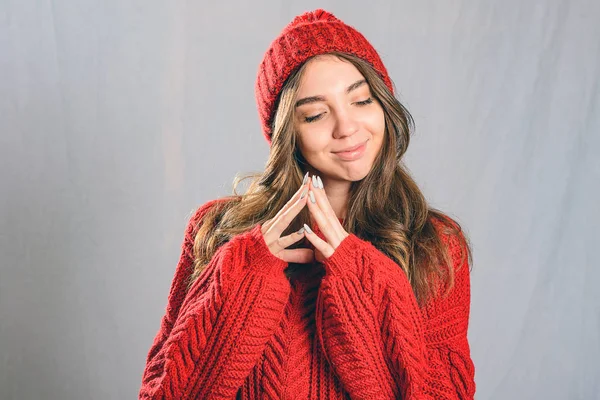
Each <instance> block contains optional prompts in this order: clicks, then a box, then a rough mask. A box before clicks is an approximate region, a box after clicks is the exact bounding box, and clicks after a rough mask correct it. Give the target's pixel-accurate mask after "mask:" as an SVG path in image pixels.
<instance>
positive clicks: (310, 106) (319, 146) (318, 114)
mask: <svg viewBox="0 0 600 400" xmlns="http://www.w3.org/2000/svg"><path fill="white" fill-rule="evenodd" d="M294 126H295V129H296V132H297V133H298V142H299V147H300V152H301V153H302V155H303V156H304V158H305V159H306V161H307V162H308V163H309V164H310V165H311V166H312V167H313V168H314V169H316V170H317V171H318V173H320V174H321V177H322V178H323V179H324V180H337V181H358V180H361V179H363V178H364V177H365V176H366V175H367V174H368V173H369V171H370V170H371V167H372V166H373V162H374V161H375V158H376V157H377V154H378V153H379V150H380V149H381V144H382V142H383V136H384V131H385V118H384V114H383V109H382V108H381V105H380V104H379V102H378V101H376V100H375V98H374V97H373V96H372V95H371V91H370V88H369V85H368V84H367V82H366V81H365V79H364V77H363V75H362V74H361V73H360V72H359V71H358V69H356V67H355V66H354V65H353V64H351V63H349V62H346V61H342V60H340V59H339V58H337V57H335V56H331V55H327V56H320V57H316V58H314V59H312V60H310V61H309V63H308V64H307V65H306V68H305V69H304V74H303V76H302V78H301V80H300V86H299V90H298V95H297V101H296V106H295V112H294Z"/></svg>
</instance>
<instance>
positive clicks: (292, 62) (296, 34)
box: [255, 9, 394, 145]
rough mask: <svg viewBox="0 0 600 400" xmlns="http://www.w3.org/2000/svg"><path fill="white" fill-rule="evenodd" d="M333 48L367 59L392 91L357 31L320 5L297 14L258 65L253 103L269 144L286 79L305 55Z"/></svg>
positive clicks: (384, 72) (378, 61)
mask: <svg viewBox="0 0 600 400" xmlns="http://www.w3.org/2000/svg"><path fill="white" fill-rule="evenodd" d="M333 51H337V52H343V53H350V54H354V55H356V56H357V57H360V58H362V59H363V60H365V61H367V62H369V63H370V64H371V65H372V66H373V68H374V69H375V70H376V71H377V72H378V73H379V75H381V78H382V79H383V81H384V82H385V84H386V86H387V87H388V88H389V89H390V91H391V92H392V93H393V92H394V89H393V87H392V82H391V80H390V78H389V76H388V74H387V70H386V69H385V66H384V65H383V62H382V61H381V59H380V58H379V54H377V52H376V51H375V49H374V48H373V46H372V45H371V43H369V42H368V41H367V39H365V37H364V36H363V35H362V34H361V33H360V32H358V31H357V30H356V29H354V28H353V27H351V26H349V25H346V24H345V23H344V22H342V21H341V20H339V19H337V18H336V17H335V16H334V15H333V14H331V13H329V12H327V11H325V10H322V9H318V10H315V11H310V12H306V13H304V14H302V15H298V16H297V17H296V18H294V20H293V21H292V22H291V23H290V24H289V25H288V26H286V27H285V28H284V29H283V31H282V32H281V34H280V35H279V36H278V37H277V38H276V39H275V40H274V41H273V43H271V46H270V47H269V49H268V50H267V51H266V52H265V55H264V57H263V60H262V62H261V63H260V67H259V69H258V76H257V78H256V87H255V94H256V103H257V106H258V114H259V116H260V120H261V124H262V130H263V134H264V135H265V138H266V139H267V141H268V142H269V145H270V144H271V134H272V132H271V125H272V123H273V118H274V116H275V102H276V100H277V98H278V97H279V93H280V92H281V89H282V88H283V84H284V82H285V81H286V79H287V78H288V77H289V76H290V74H291V73H292V72H293V71H294V70H295V69H296V68H298V67H299V66H300V65H302V63H304V62H305V61H306V60H307V59H308V58H310V57H313V56H316V55H319V54H325V53H330V52H333Z"/></svg>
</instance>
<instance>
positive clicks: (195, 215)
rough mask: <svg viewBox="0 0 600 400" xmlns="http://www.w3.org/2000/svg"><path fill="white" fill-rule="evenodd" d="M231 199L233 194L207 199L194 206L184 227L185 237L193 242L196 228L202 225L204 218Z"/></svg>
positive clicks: (233, 198) (218, 209)
mask: <svg viewBox="0 0 600 400" xmlns="http://www.w3.org/2000/svg"><path fill="white" fill-rule="evenodd" d="M233 200H235V197H233V196H228V197H221V198H218V199H213V200H209V201H207V202H205V203H204V204H201V205H200V206H198V207H196V208H195V209H194V210H193V211H192V212H190V214H189V217H188V222H187V226H186V228H185V239H186V240H188V241H191V242H192V243H193V242H194V238H195V237H196V233H197V232H198V229H199V228H200V226H201V225H202V222H203V221H204V219H205V218H206V217H208V216H209V215H210V214H211V213H213V212H218V211H220V210H221V209H222V208H223V207H224V206H226V205H227V204H229V203H230V202H231V201H233Z"/></svg>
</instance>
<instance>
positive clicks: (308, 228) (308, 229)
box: [304, 224, 313, 233]
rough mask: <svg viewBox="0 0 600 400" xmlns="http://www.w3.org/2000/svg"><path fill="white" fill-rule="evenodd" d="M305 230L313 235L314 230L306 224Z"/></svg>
mask: <svg viewBox="0 0 600 400" xmlns="http://www.w3.org/2000/svg"><path fill="white" fill-rule="evenodd" d="M304 229H306V233H313V231H312V229H310V227H309V226H308V225H306V224H304Z"/></svg>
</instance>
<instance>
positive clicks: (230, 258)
mask: <svg viewBox="0 0 600 400" xmlns="http://www.w3.org/2000/svg"><path fill="white" fill-rule="evenodd" d="M214 203H215V202H214V201H213V202H209V203H207V204H205V205H204V206H202V207H200V208H199V209H198V211H197V212H196V213H195V215H194V216H193V217H192V218H191V220H190V223H189V224H188V227H187V229H186V234H185V238H184V242H183V246H182V253H181V257H180V260H179V264H178V265H177V269H176V272H175V276H174V278H173V282H172V284H171V290H170V293H169V298H168V305H167V309H166V313H165V315H164V317H163V319H162V322H161V327H160V330H159V332H158V334H157V335H156V337H155V340H154V343H153V345H152V347H151V348H150V351H149V353H148V358H147V361H146V368H145V370H144V374H143V378H142V387H141V389H140V393H139V398H140V399H234V398H235V399H248V400H250V399H347V398H352V399H394V398H403V399H431V398H433V399H466V398H473V395H474V390H475V385H474V382H473V375H474V368H473V363H472V361H471V359H470V355H469V345H468V343H467V337H466V332H467V327H468V317H469V301H470V300H469V290H470V289H469V273H468V265H467V264H464V265H463V266H462V267H461V268H460V269H458V270H457V274H456V286H455V288H454V289H453V290H452V291H451V293H450V295H449V296H448V297H447V298H444V299H442V298H441V297H437V298H434V299H433V300H432V301H430V302H429V303H428V304H426V305H425V306H424V307H423V308H422V309H421V308H419V307H418V305H417V303H416V300H415V297H414V295H413V292H412V289H411V287H410V284H409V283H408V280H407V278H406V276H405V274H404V273H403V272H402V270H401V269H400V268H399V267H398V265H396V264H395V263H394V262H393V261H392V260H390V259H389V258H387V257H386V256H385V255H383V254H382V253H380V252H379V251H378V250H377V249H376V248H375V247H374V246H372V245H371V244H370V243H369V242H366V241H363V240H361V239H359V238H358V237H357V236H355V235H350V236H348V237H347V238H346V239H345V240H344V241H343V242H342V243H341V244H340V246H339V247H338V248H337V249H336V251H335V253H334V254H333V256H332V257H330V258H329V259H328V260H326V262H325V264H324V265H322V264H318V263H314V264H309V265H304V266H301V270H300V273H298V274H296V275H293V276H292V277H290V278H288V277H287V276H286V274H285V273H284V270H285V268H286V267H287V263H285V262H283V261H282V260H280V259H279V258H277V257H275V256H273V255H272V254H271V253H270V251H269V249H268V247H267V246H266V243H265V242H264V239H263V237H262V234H261V233H260V226H258V225H257V226H255V227H254V228H253V229H252V230H250V231H249V232H247V233H244V234H241V235H238V236H236V237H234V238H233V239H232V240H231V241H229V242H228V243H227V244H225V245H223V246H221V248H219V250H218V251H217V252H216V253H215V255H214V257H213V259H212V260H211V262H210V263H209V265H208V266H207V267H206V269H205V270H204V271H203V273H202V274H201V275H200V277H199V278H198V279H197V280H196V281H195V282H194V284H193V285H192V286H191V287H190V289H189V290H187V286H186V284H185V282H186V279H187V278H188V277H189V275H190V274H191V273H192V265H193V262H192V257H193V254H192V248H193V241H194V236H195V232H196V227H197V226H198V223H199V222H200V221H201V219H202V217H203V215H204V214H205V212H206V210H208V209H209V207H211V206H212V205H213V204H214ZM314 228H315V229H314V230H315V233H316V234H317V235H319V236H321V237H323V235H322V233H321V232H319V230H318V227H317V226H314ZM444 240H445V242H446V243H447V244H448V246H449V248H450V250H451V254H452V257H453V260H454V261H455V267H457V266H458V261H459V260H460V252H461V248H460V246H458V242H457V241H455V240H454V239H452V238H446V237H444ZM296 267H297V266H296ZM441 289H442V288H441V287H440V291H441Z"/></svg>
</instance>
